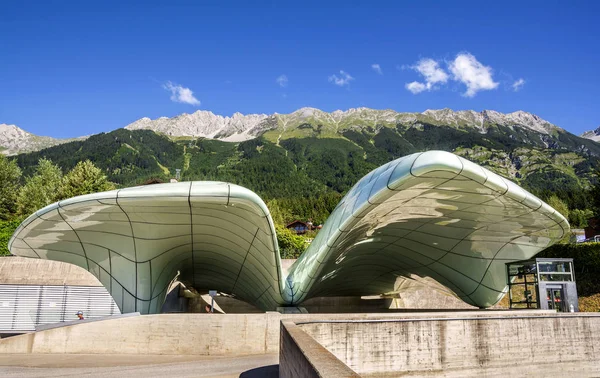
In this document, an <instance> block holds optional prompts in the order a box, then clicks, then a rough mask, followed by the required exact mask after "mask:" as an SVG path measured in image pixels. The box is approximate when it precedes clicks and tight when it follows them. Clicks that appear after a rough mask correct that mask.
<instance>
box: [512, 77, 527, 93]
mask: <svg viewBox="0 0 600 378" xmlns="http://www.w3.org/2000/svg"><path fill="white" fill-rule="evenodd" d="M523 85H525V79H523V78H520V79H519V80H517V81H515V82H514V83H513V84H512V88H513V91H515V92H518V91H519V90H521V88H523Z"/></svg>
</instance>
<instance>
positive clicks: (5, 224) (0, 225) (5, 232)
mask: <svg viewBox="0 0 600 378" xmlns="http://www.w3.org/2000/svg"><path fill="white" fill-rule="evenodd" d="M21 221H22V219H20V218H18V219H12V220H9V221H0V256H3V255H9V254H10V252H9V251H8V241H9V240H10V238H11V236H12V234H13V233H14V232H15V230H16V229H17V227H19V224H21Z"/></svg>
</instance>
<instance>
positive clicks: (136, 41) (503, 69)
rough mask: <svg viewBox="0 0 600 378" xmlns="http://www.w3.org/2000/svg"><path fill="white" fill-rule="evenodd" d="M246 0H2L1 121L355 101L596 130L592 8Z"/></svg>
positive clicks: (60, 132)
mask: <svg viewBox="0 0 600 378" xmlns="http://www.w3.org/2000/svg"><path fill="white" fill-rule="evenodd" d="M250 3H251V2H247V1H239V2H234V1H214V2H209V1H189V2H178V1H168V2H167V1H164V2H154V1H144V2H138V3H134V2H112V3H111V2H108V1H106V2H91V1H84V2H81V1H80V2H72V3H69V2H67V1H57V2H49V1H44V2H39V3H36V2H29V1H21V2H16V1H14V2H8V1H5V2H2V3H1V4H0V123H9V124H16V125H18V126H20V127H22V128H24V129H25V130H28V131H30V132H33V133H35V134H39V135H50V136H54V137H73V136H79V135H85V134H93V133H98V132H101V131H108V130H113V129H116V128H119V127H123V126H125V125H127V124H129V123H130V122H133V121H135V120H136V119H139V118H141V117H151V118H156V117H160V116H175V115H177V114H181V113H184V112H187V113H191V112H194V111H196V110H198V109H204V110H210V111H212V112H214V113H217V114H221V115H231V114H232V113H234V112H236V111H239V112H241V113H273V112H278V113H288V112H291V111H293V110H296V109H298V108H300V107H303V106H312V107H317V108H320V109H323V110H325V111H332V110H336V109H348V108H351V107H359V106H367V107H372V108H377V109H385V108H391V109H394V110H397V111H424V110H425V109H437V108H445V107H449V108H452V109H455V110H460V109H474V110H477V111H480V110H483V109H493V110H498V111H501V112H512V111H516V110H525V111H529V112H532V113H535V114H538V115H539V116H541V117H542V118H545V119H547V120H548V121H550V122H553V123H555V124H557V125H559V126H561V127H563V128H565V129H567V130H569V131H571V132H573V133H575V134H580V133H581V132H583V131H585V130H590V129H593V128H596V127H598V126H600V101H599V98H598V88H599V87H600V74H599V73H598V67H600V38H599V37H600V28H599V27H598V25H597V16H598V14H600V2H596V1H588V2H579V1H570V2H566V1H565V2H555V1H541V2H533V1H527V2H523V1H516V2H510V1H498V2H494V3H493V4H492V2H483V1H465V2H463V1H461V2H458V1H457V2H446V1H444V2H442V1H438V2H433V1H418V2H417V1H394V2H392V1H389V2H387V1H380V2H360V1H345V2H325V1H320V2H317V1H315V2H298V1H293V2H291V1H290V2H285V1H273V2H252V3H253V4H250ZM300 3H302V6H300V5H299V4H300ZM374 64H378V65H379V68H380V70H381V72H378V70H377V69H376V68H375V69H374V68H373V65H374ZM340 71H343V73H341V72H340ZM282 75H285V77H286V78H287V81H286V80H279V81H278V80H277V79H278V78H280V77H281V76H282ZM334 75H335V77H334ZM519 79H522V80H523V82H524V84H522V85H521V86H519V88H518V90H517V91H515V88H514V87H513V85H514V84H515V83H516V82H518V81H519ZM415 82H416V84H415ZM411 83H412V84H411ZM171 89H172V90H173V91H171ZM186 89H188V90H189V91H191V93H190V92H189V91H186ZM409 89H410V90H409ZM411 90H412V91H411ZM418 91H420V92H419V93H416V94H415V93H413V92H418ZM173 93H174V95H173ZM173 100H175V101H173Z"/></svg>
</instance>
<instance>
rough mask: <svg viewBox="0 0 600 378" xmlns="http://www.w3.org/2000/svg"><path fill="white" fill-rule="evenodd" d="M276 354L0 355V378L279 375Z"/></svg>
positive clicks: (178, 377) (164, 377)
mask: <svg viewBox="0 0 600 378" xmlns="http://www.w3.org/2000/svg"><path fill="white" fill-rule="evenodd" d="M278 363H279V356H278V355H277V354H261V355H252V356H236V357H215V356H210V357H206V356H165V355H161V356H148V355H89V354H88V355H85V354H60V355H58V354H13V355H9V354H0V377H3V378H17V377H18V378H21V377H28V378H29V377H40V378H41V377H94V378H101V377H127V378H133V377H160V378H168V377H177V378H185V377H212V378H217V377H218V378H225V377H227V378H229V377H232V378H233V377H241V378H255V377H267V378H269V377H278V376H279V375H278V374H279V368H278Z"/></svg>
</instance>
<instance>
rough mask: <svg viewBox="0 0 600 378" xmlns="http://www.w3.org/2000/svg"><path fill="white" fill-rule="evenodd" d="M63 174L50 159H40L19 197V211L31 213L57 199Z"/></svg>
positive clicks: (25, 213)
mask: <svg viewBox="0 0 600 378" xmlns="http://www.w3.org/2000/svg"><path fill="white" fill-rule="evenodd" d="M62 178H63V175H62V171H61V169H60V168H59V167H58V166H57V165H55V164H54V163H52V161H50V160H48V159H43V158H42V159H40V160H39V161H38V165H37V167H36V171H35V174H34V175H33V176H31V177H28V178H27V180H26V182H25V185H23V187H22V188H21V190H20V191H19V197H18V198H17V207H18V213H19V214H20V215H29V214H31V213H33V212H34V211H36V210H39V209H41V208H42V207H44V206H47V205H49V204H51V203H53V202H55V201H56V200H57V197H58V190H59V188H60V184H61V181H62Z"/></svg>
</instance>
